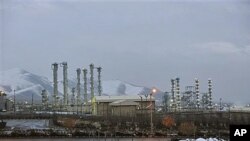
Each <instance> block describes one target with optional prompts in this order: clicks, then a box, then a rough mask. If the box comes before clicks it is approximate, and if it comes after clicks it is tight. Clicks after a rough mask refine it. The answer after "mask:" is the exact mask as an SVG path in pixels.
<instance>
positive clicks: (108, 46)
mask: <svg viewBox="0 0 250 141" xmlns="http://www.w3.org/2000/svg"><path fill="white" fill-rule="evenodd" d="M0 4H1V11H0V12H1V14H0V16H1V18H0V20H1V21H0V24H1V28H0V30H1V37H0V39H1V47H0V49H1V50H0V51H1V57H0V59H1V63H0V69H1V70H8V69H11V68H16V67H18V68H23V69H26V70H28V71H30V72H33V73H35V74H39V75H43V76H46V77H48V78H52V70H51V68H50V67H51V64H52V63H54V62H62V61H67V62H68V65H69V73H70V74H71V75H76V73H75V70H76V68H78V67H80V68H83V67H87V68H89V64H90V63H94V65H95V66H101V67H102V68H103V73H102V77H103V79H104V80H110V79H119V80H123V81H126V82H129V83H132V84H136V85H141V86H147V87H153V86H155V87H158V88H160V89H161V90H162V91H169V90H170V79H171V78H175V77H180V84H181V90H182V91H183V90H184V86H186V85H193V84H194V78H199V80H200V82H201V91H203V92H206V91H207V79H208V78H212V80H213V99H214V100H215V101H216V100H217V101H218V100H219V98H222V100H223V101H231V102H236V103H247V102H250V96H249V91H250V74H249V72H250V29H249V25H250V2H249V1H241V0H235V1H212V0H209V1H198V0H197V1H181V0H179V1H167V0H166V1H157V0H156V1H153V0H152V1H150V0H148V1H143V0H140V1H139V0H138V1H133V0H130V1H125V0H119V1H116V2H115V1H105V0H95V1H90V0H86V1H85V0H1V3H0ZM1 81H4V80H1Z"/></svg>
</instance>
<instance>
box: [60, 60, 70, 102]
mask: <svg viewBox="0 0 250 141" xmlns="http://www.w3.org/2000/svg"><path fill="white" fill-rule="evenodd" d="M61 65H62V66H63V104H64V106H67V105H68V103H69V102H68V74H67V69H68V65H67V62H62V63H61Z"/></svg>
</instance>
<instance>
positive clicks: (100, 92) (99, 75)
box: [97, 67, 102, 96]
mask: <svg viewBox="0 0 250 141" xmlns="http://www.w3.org/2000/svg"><path fill="white" fill-rule="evenodd" d="M101 70H102V68H101V67H98V68H97V73H98V95H99V96H101V95H102V85H101Z"/></svg>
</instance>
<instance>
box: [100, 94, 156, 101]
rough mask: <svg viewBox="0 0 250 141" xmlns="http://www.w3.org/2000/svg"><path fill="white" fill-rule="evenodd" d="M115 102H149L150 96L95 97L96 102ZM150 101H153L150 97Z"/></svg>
mask: <svg viewBox="0 0 250 141" xmlns="http://www.w3.org/2000/svg"><path fill="white" fill-rule="evenodd" d="M117 100H128V101H149V100H150V96H149V95H148V96H147V97H146V96H145V95H141V96H139V95H133V96H130V95H122V96H95V101H96V102H114V101H117ZM152 100H153V101H155V99H154V97H152Z"/></svg>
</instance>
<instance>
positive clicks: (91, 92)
mask: <svg viewBox="0 0 250 141" xmlns="http://www.w3.org/2000/svg"><path fill="white" fill-rule="evenodd" d="M89 67H90V94H91V110H92V113H94V64H90V65H89Z"/></svg>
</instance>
